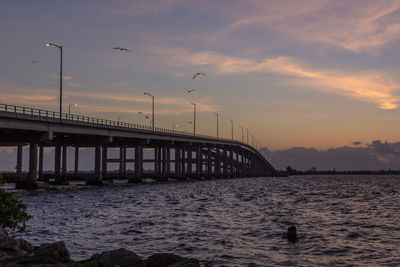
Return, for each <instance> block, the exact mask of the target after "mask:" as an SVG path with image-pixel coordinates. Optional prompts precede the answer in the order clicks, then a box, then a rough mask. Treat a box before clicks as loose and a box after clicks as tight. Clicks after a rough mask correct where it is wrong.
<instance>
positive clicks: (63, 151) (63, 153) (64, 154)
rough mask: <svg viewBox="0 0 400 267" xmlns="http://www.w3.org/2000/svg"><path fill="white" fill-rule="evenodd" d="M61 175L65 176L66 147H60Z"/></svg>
mask: <svg viewBox="0 0 400 267" xmlns="http://www.w3.org/2000/svg"><path fill="white" fill-rule="evenodd" d="M61 172H62V175H64V176H65V175H66V174H67V146H63V147H62V168H61Z"/></svg>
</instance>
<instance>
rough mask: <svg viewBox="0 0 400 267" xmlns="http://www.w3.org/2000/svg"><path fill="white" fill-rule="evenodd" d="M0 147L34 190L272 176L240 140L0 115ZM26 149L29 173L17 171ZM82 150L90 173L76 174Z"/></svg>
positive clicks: (21, 183)
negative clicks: (46, 162) (49, 163)
mask: <svg viewBox="0 0 400 267" xmlns="http://www.w3.org/2000/svg"><path fill="white" fill-rule="evenodd" d="M7 115H8V114H7ZM0 146H16V147H17V157H16V173H15V176H16V177H17V187H18V188H35V187H36V185H37V180H41V181H47V182H49V181H52V182H54V183H56V184H67V183H68V182H69V181H70V180H71V179H77V178H78V177H82V176H84V179H85V180H86V183H87V184H101V183H102V182H103V180H112V179H118V178H125V179H128V181H129V182H132V183H133V182H140V181H141V180H142V179H143V178H146V177H151V178H154V179H157V180H168V178H172V179H186V178H188V177H189V178H195V179H203V178H205V179H207V178H228V177H255V176H273V175H276V174H277V173H276V171H275V169H274V168H273V167H272V166H271V165H270V164H269V163H268V162H267V161H266V160H265V158H263V157H262V156H261V154H259V152H258V151H256V150H255V149H253V148H252V147H250V146H248V145H245V144H242V143H239V142H229V141H227V140H221V139H210V138H201V137H197V136H189V135H186V136H185V135H179V134H170V133H164V132H161V133H160V132H152V131H139V130H132V129H125V128H123V127H103V126H98V125H92V124H86V125H82V124H76V123H74V122H68V121H64V122H62V123H60V122H58V121H54V120H49V119H46V120H43V119H40V120H37V119H35V120H32V118H30V117H28V118H21V117H20V116H19V117H18V118H13V117H12V116H11V117H10V116H7V117H2V116H1V112H0ZM25 146H28V147H29V172H28V175H23V173H22V153H23V147H25ZM45 147H51V148H54V171H53V172H52V173H51V174H49V173H47V172H46V173H44V172H43V154H44V148H45ZM68 147H69V148H71V147H72V148H73V149H74V170H70V171H68V170H67V148H68ZM84 147H91V148H94V158H93V161H94V172H92V173H91V174H85V175H83V174H82V172H80V171H79V151H80V148H84ZM111 149H113V150H115V149H118V150H119V153H118V154H119V156H118V157H115V156H114V157H113V158H112V157H110V156H109V154H110V153H109V151H110V150H111ZM144 150H147V151H151V153H152V154H153V157H152V158H151V159H145V158H144ZM69 151H70V150H69ZM127 152H129V153H127ZM127 155H131V157H128V156H127ZM132 155H133V156H132ZM110 163H113V164H115V163H118V164H119V169H118V171H109V170H108V169H109V164H110ZM127 164H129V166H130V168H129V169H127ZM149 164H151V165H152V166H153V168H152V170H151V171H149V170H148V169H145V168H144V166H147V165H149Z"/></svg>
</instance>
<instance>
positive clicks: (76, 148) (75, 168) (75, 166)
mask: <svg viewBox="0 0 400 267" xmlns="http://www.w3.org/2000/svg"><path fill="white" fill-rule="evenodd" d="M78 172H79V147H78V146H76V147H75V164H74V173H75V175H78Z"/></svg>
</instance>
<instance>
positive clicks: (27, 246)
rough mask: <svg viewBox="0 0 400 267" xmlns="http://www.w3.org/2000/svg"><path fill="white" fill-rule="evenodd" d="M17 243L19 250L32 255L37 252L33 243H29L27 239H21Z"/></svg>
mask: <svg viewBox="0 0 400 267" xmlns="http://www.w3.org/2000/svg"><path fill="white" fill-rule="evenodd" d="M17 242H18V244H19V248H20V249H21V250H22V251H25V252H26V253H28V254H32V253H33V251H34V250H35V248H34V247H33V245H32V244H31V243H29V242H28V241H26V240H25V239H22V238H19V239H17Z"/></svg>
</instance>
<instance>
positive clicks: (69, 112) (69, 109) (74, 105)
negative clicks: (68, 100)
mask: <svg viewBox="0 0 400 267" xmlns="http://www.w3.org/2000/svg"><path fill="white" fill-rule="evenodd" d="M76 106H78V104H77V103H73V104H69V105H68V114H69V115H71V107H76Z"/></svg>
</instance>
